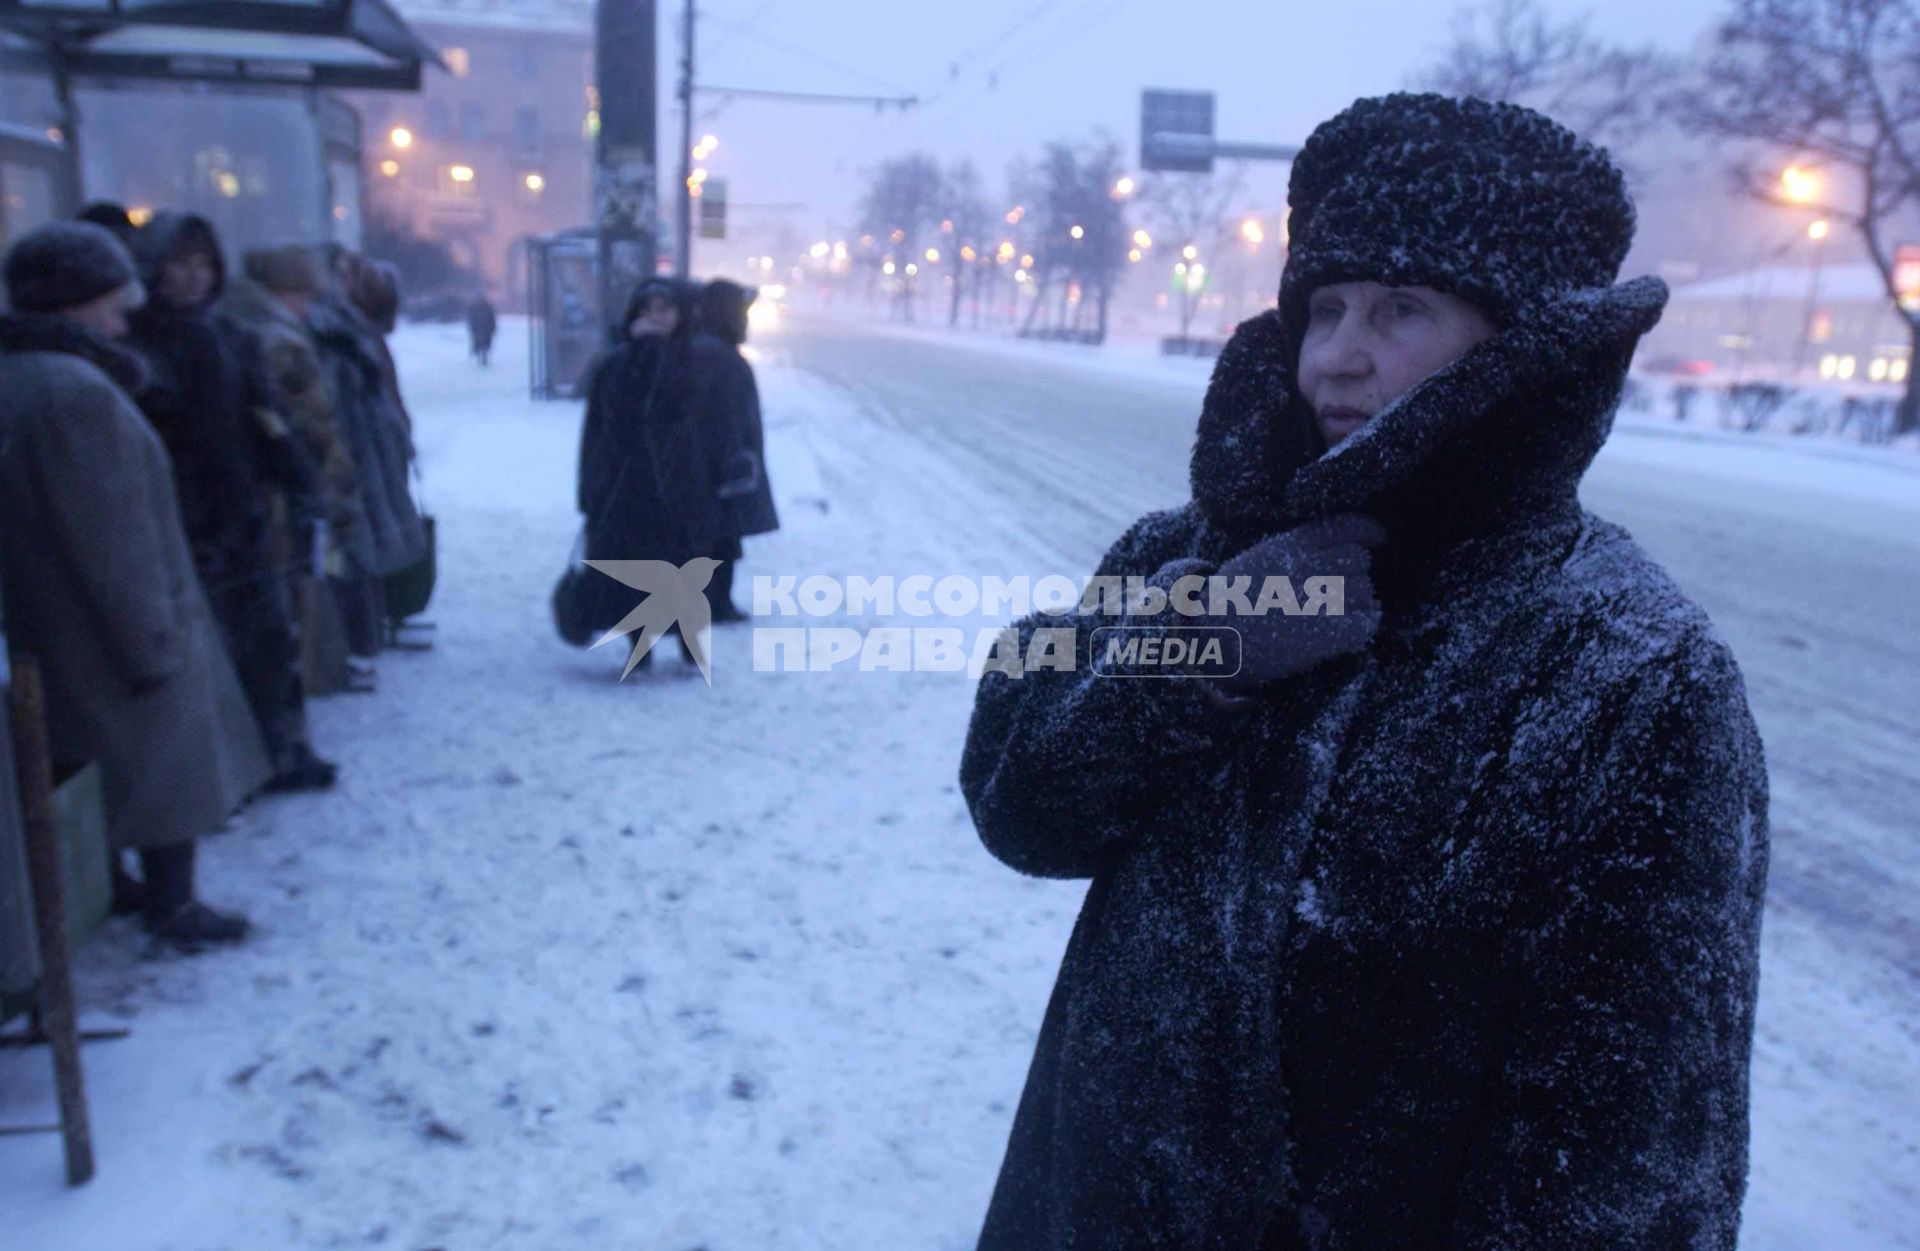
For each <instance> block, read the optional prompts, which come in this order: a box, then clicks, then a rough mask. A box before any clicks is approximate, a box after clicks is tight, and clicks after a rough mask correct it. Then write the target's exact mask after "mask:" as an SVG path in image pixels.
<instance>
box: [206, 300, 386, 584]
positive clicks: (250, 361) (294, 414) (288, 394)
mask: <svg viewBox="0 0 1920 1251" xmlns="http://www.w3.org/2000/svg"><path fill="white" fill-rule="evenodd" d="M214 316H215V318H216V319H217V320H218V322H219V324H220V325H221V327H222V330H223V333H226V334H228V335H230V336H232V337H233V339H234V340H235V341H236V342H238V343H240V344H242V345H243V360H244V361H245V362H246V365H247V368H248V370H249V374H250V376H249V378H248V386H249V388H250V392H249V393H250V394H251V395H253V396H254V397H256V405H255V407H256V414H255V415H256V419H257V420H261V421H263V422H265V423H266V425H267V429H268V433H269V435H270V436H272V437H276V438H277V437H291V438H292V439H293V440H294V441H295V443H296V444H297V445H298V447H299V448H300V449H301V455H302V457H303V459H305V460H306V461H308V462H309V463H311V464H312V466H313V467H314V471H315V478H314V480H315V481H316V482H317V484H318V487H319V490H318V493H317V497H316V498H315V499H314V500H313V501H311V502H308V501H299V500H296V501H293V502H294V504H295V512H296V513H306V512H312V513H316V514H317V515H318V516H320V517H322V518H324V519H325V520H326V521H327V522H328V523H329V524H330V525H331V526H332V528H333V534H334V537H335V539H336V540H337V541H345V540H346V539H347V538H348V536H351V535H352V534H353V532H354V530H355V529H357V528H358V527H359V526H360V524H361V515H362V512H363V504H362V501H361V498H360V472H359V469H358V467H357V466H355V464H354V462H353V455H352V453H351V452H350V451H349V449H348V445H347V441H346V440H345V438H344V437H343V436H342V434H341V430H340V424H339V421H338V419H337V417H336V415H335V413H334V403H333V395H332V392H331V388H330V386H329V382H328V378H327V374H326V371H325V370H324V369H323V368H322V366H321V363H320V356H319V352H318V350H317V349H316V348H315V346H314V341H313V333H312V331H311V330H310V329H309V328H308V327H307V325H306V323H305V322H303V321H302V320H301V319H300V318H298V317H296V316H294V314H293V312H292V310H290V309H288V308H287V307H286V306H285V305H284V304H282V303H281V302H280V301H279V300H278V299H276V298H274V296H273V294H272V293H271V292H269V291H268V290H267V289H266V288H265V287H262V286H261V285H260V284H259V283H257V282H255V281H253V280H252V279H250V278H245V277H241V278H235V279H232V280H231V281H230V282H229V283H228V284H227V288H226V291H225V292H224V294H222V296H221V297H220V299H219V301H218V302H216V303H215V305H214ZM302 563H305V562H304V560H303V562H302Z"/></svg>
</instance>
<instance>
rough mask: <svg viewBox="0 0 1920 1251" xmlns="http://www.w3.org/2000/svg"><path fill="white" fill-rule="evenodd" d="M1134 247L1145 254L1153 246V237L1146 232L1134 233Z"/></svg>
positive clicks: (1137, 231)
mask: <svg viewBox="0 0 1920 1251" xmlns="http://www.w3.org/2000/svg"><path fill="white" fill-rule="evenodd" d="M1133 246H1134V247H1136V248H1139V249H1140V250H1141V251H1142V252H1144V251H1146V250H1147V249H1148V248H1150V247H1152V246H1153V236H1152V235H1150V234H1148V233H1147V232H1146V231H1144V230H1136V231H1134V232H1133Z"/></svg>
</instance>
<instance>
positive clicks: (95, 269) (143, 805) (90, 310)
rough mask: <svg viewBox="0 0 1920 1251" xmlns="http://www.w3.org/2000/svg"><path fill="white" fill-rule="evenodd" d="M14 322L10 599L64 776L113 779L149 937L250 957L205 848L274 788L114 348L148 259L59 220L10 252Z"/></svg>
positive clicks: (1, 558) (7, 392)
mask: <svg viewBox="0 0 1920 1251" xmlns="http://www.w3.org/2000/svg"><path fill="white" fill-rule="evenodd" d="M5 278H6V286H7V295H8V301H9V303H10V304H11V305H12V311H10V312H8V313H6V314H4V315H0V395H4V396H6V397H7V398H6V403H5V404H4V405H0V583H4V595H5V598H6V604H7V628H8V630H9V631H10V632H11V634H10V638H9V642H10V643H11V644H12V645H13V646H15V647H18V648H20V649H21V650H22V651H24V652H28V653H31V654H32V655H33V657H34V659H35V660H36V661H38V663H39V666H40V670H41V674H42V676H43V678H44V680H45V683H46V692H47V722H48V725H47V730H48V737H49V739H50V740H51V743H52V748H53V755H54V764H55V766H56V767H58V768H61V769H67V768H77V767H79V766H81V765H85V764H87V763H89V762H96V761H97V762H98V763H99V765H100V772H101V776H102V780H103V782H104V785H105V790H106V807H107V826H108V834H109V837H110V838H111V839H112V841H113V845H114V847H115V848H116V849H124V848H136V849H138V851H139V853H140V863H141V869H142V873H143V878H144V887H145V890H144V908H145V913H146V923H147V928H148V930H149V931H150V932H151V933H152V934H153V936H154V938H155V940H156V941H157V942H158V943H159V944H160V945H162V946H164V947H167V948H172V949H176V950H180V951H186V952H192V951H198V950H201V949H203V948H205V947H207V946H209V945H215V944H222V943H232V942H238V941H239V940H240V939H241V938H243V937H245V936H246V934H247V930H248V923H247V919H246V918H245V917H243V916H241V915H240V914H238V913H233V912H224V911H220V910H217V909H214V908H211V907H209V906H207V905H206V904H204V903H202V902H201V901H200V900H199V899H198V898H197V897H196V895H195V891H194V860H195V856H194V847H195V840H196V839H198V838H199V837H200V836H201V835H202V834H208V833H211V832H213V831H214V830H217V829H219V828H220V826H221V825H222V824H223V823H224V822H225V821H226V819H227V817H228V816H229V815H230V814H231V813H232V812H233V811H234V809H236V808H238V807H239V806H240V805H241V804H242V803H243V802H245V801H246V799H247V797H248V796H250V795H251V794H253V792H254V791H256V790H258V789H259V788H260V786H261V785H262V784H263V783H265V782H266V781H267V779H268V777H269V775H270V773H271V770H270V768H269V765H268V759H267V751H266V746H265V744H264V743H263V742H262V741H261V737H260V732H259V730H258V728H256V726H255V724H254V719H253V714H252V712H251V710H250V709H249V708H248V706H247V700H246V695H245V693H244V692H243V691H242V690H241V687H240V680H239V678H238V677H236V676H235V675H234V671H233V665H232V663H231V662H230V661H229V660H228V658H227V654H226V650H225V647H224V645H223V643H222V639H221V634H220V630H219V627H218V626H217V625H216V624H215V623H214V618H213V614H212V612H211V610H210V609H209V608H208V607H207V600H206V594H205V592H204V591H203V590H202V589H201V586H200V580H199V577H198V574H197V572H196V570H195V567H194V563H193V556H192V553H191V551H190V550H189V547H188V543H187V536H186V532H185V531H184V529H183V528H182V525H181V520H180V504H179V500H178V497H177V496H176V495H175V493H174V480H173V468H172V465H171V463H170V462H169V460H168V458H167V450H166V447H165V446H164V445H163V444H162V443H161V441H160V437H159V436H158V435H157V434H155V433H154V431H153V428H152V427H151V426H150V425H148V424H147V421H146V419H145V418H144V417H142V416H141V415H140V410H139V409H138V408H136V407H134V404H133V401H132V400H131V399H130V398H129V395H130V393H133V392H137V391H139V390H141V389H142V388H143V387H144V385H145V382H146V373H145V369H144V367H143V366H142V364H141V361H140V358H139V357H138V356H136V355H134V354H133V353H132V352H131V351H129V350H127V349H126V348H123V347H121V346H120V345H119V344H118V343H117V342H116V340H118V339H120V338H123V337H124V336H125V335H126V333H127V313H128V310H129V309H130V308H131V307H133V306H135V305H137V304H138V303H139V293H140V284H139V282H138V280H137V279H136V278H135V276H134V267H133V259H132V258H131V257H130V256H128V255H127V252H126V249H125V248H124V247H122V246H121V244H120V243H119V241H118V240H116V239H115V238H114V237H113V236H112V235H110V234H108V233H107V232H106V231H105V230H103V229H101V228H100V227H98V226H94V225H90V224H86V223H77V222H74V223H69V222H56V223H53V224H51V225H46V226H41V227H39V228H38V229H36V230H33V231H30V232H28V233H27V234H26V235H24V236H22V237H21V238H20V239H19V240H18V241H16V242H15V243H14V245H13V247H12V249H11V250H10V251H9V252H8V253H7V258H6V265H5Z"/></svg>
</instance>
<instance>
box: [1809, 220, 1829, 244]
mask: <svg viewBox="0 0 1920 1251" xmlns="http://www.w3.org/2000/svg"><path fill="white" fill-rule="evenodd" d="M1831 233H1833V226H1832V224H1831V223H1829V222H1828V221H1827V219H1826V218H1824V217H1823V218H1821V219H1820V220H1819V221H1817V222H1814V223H1813V224H1812V225H1811V226H1808V227H1807V238H1809V239H1811V240H1813V241H1814V242H1815V243H1818V242H1820V241H1821V240H1822V239H1825V238H1826V237H1827V236H1828V235H1829V234H1831Z"/></svg>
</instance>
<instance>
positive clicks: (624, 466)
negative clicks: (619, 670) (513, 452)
mask: <svg viewBox="0 0 1920 1251" xmlns="http://www.w3.org/2000/svg"><path fill="white" fill-rule="evenodd" d="M693 313H694V309H693V301H692V294H691V291H690V290H689V288H687V287H686V286H685V285H684V284H682V283H678V282H674V281H672V280H670V279H665V278H656V279H650V280H649V281H647V282H646V283H643V284H642V285H641V287H640V288H639V289H638V290H637V291H635V292H634V296H633V299H632V300H631V301H630V302H629V305H628V309H627V315H626V318H625V322H624V324H625V325H626V326H627V328H628V336H627V339H626V341H625V342H623V343H621V344H619V345H617V346H615V347H612V348H610V349H608V350H607V351H606V352H605V353H603V354H602V355H601V357H600V358H599V360H598V361H597V362H595V364H594V365H593V366H592V367H591V372H590V374H589V376H588V382H587V412H586V420H585V422H584V424H583V427H582V430H581V437H580V477H579V489H578V502H579V506H580V511H581V512H582V513H584V514H585V515H586V548H587V550H586V555H587V558H588V559H589V560H663V561H667V562H669V563H671V564H675V565H684V564H686V563H687V562H688V561H690V560H692V559H694V558H695V557H699V556H708V555H711V554H712V553H713V552H714V551H715V550H716V548H718V547H719V546H720V545H721V544H722V543H723V542H724V541H725V539H726V531H727V522H726V518H725V516H724V514H723V509H722V505H721V502H720V499H719V495H718V489H719V483H720V466H719V458H718V456H717V455H716V453H715V443H714V440H713V439H712V437H711V436H710V435H709V434H708V432H706V431H705V430H703V429H702V428H701V427H700V426H699V424H698V423H696V422H695V421H694V416H695V412H694V407H693V399H694V389H695V388H694V379H693V374H692V370H691V365H690V346H689V345H690V340H691V339H692V331H693V324H694V318H693ZM597 585H598V586H599V587H600V589H601V596H600V603H599V608H598V612H597V613H596V614H594V622H593V625H594V628H595V629H606V628H608V627H610V626H613V625H615V624H616V623H618V622H619V621H620V620H621V618H623V617H625V616H626V615H627V613H628V612H630V611H631V610H632V609H633V608H634V607H635V606H636V605H637V604H638V603H639V601H640V599H641V595H640V593H639V592H636V591H634V590H632V589H631V588H629V587H626V586H624V585H622V584H621V583H619V582H617V581H615V580H614V579H612V578H601V579H599V580H598V582H597ZM650 655H651V653H649V656H650ZM642 663H646V661H645V660H644V659H643V661H642Z"/></svg>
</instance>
